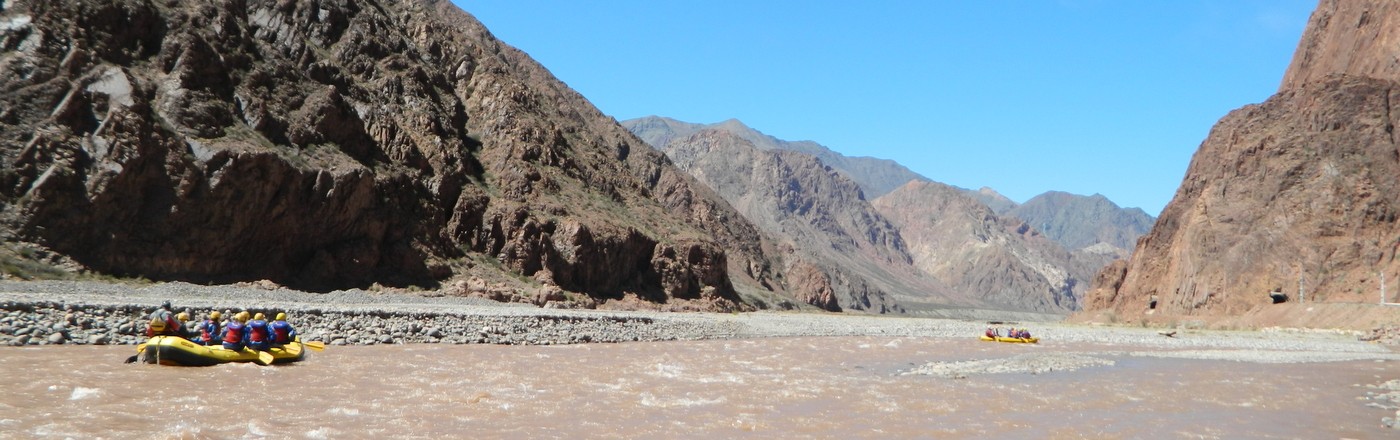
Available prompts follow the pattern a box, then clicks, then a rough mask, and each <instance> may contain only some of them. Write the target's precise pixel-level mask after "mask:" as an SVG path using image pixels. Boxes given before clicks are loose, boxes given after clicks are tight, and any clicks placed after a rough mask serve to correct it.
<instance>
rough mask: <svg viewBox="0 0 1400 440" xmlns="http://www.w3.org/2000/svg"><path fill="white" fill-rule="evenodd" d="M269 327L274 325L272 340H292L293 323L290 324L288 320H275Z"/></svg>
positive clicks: (277, 341)
mask: <svg viewBox="0 0 1400 440" xmlns="http://www.w3.org/2000/svg"><path fill="white" fill-rule="evenodd" d="M269 327H272V336H273V338H272V342H276V343H278V344H286V343H288V342H292V325H291V324H288V323H287V321H273V322H272V324H270V325H269Z"/></svg>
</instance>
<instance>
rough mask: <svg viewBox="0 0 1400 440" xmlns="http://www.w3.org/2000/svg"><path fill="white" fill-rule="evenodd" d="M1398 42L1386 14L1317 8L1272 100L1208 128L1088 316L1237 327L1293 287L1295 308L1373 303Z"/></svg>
mask: <svg viewBox="0 0 1400 440" xmlns="http://www.w3.org/2000/svg"><path fill="white" fill-rule="evenodd" d="M1397 29H1400V5H1397V3H1395V2H1390V1H1361V0H1357V1H1334V0H1324V1H1322V2H1321V4H1320V5H1319V6H1318V9H1317V11H1316V12H1314V13H1313V16H1312V19H1311V20H1310V22H1309V24H1308V28H1307V30H1306V31H1305V33H1304V35H1303V38H1302V42H1301V43H1300V44H1299V47H1298V51H1297V53H1296V54H1295V55H1294V60H1293V64H1292V66H1291V67H1290V68H1289V71H1288V73H1287V75H1285V79H1284V81H1283V85H1282V86H1281V87H1280V90H1279V93H1277V94H1276V95H1274V96H1273V97H1271V98H1269V99H1268V100H1267V101H1265V102H1264V103H1262V104H1258V105H1250V106H1246V107H1244V108H1241V109H1239V110H1235V111H1233V112H1231V113H1230V114H1229V115H1227V116H1225V117H1224V118H1223V119H1221V120H1220V122H1219V123H1217V124H1216V126H1215V127H1214V128H1213V129H1212V130H1211V132H1210V135H1209V137H1208V138H1207V139H1206V141H1205V142H1204V143H1202V144H1201V147H1200V149H1199V150H1198V151H1197V152H1196V155H1195V157H1194V158H1193V159H1192V161H1191V166H1190V168H1189V169H1188V171H1187V174H1186V177H1185V178H1184V180H1183V182H1182V185H1181V187H1180V188H1179V189H1178V190H1177V193H1176V196H1175V197H1174V198H1173V199H1172V201H1171V203H1170V204H1168V205H1167V207H1166V209H1165V210H1164V211H1163V212H1162V216H1161V218H1160V219H1159V220H1158V222H1157V224H1156V226H1155V227H1154V228H1153V229H1152V231H1151V233H1149V234H1148V235H1147V236H1146V237H1145V238H1144V239H1142V240H1141V241H1139V243H1138V246H1137V250H1136V251H1135V252H1134V254H1133V257H1132V259H1131V261H1129V262H1128V263H1127V264H1126V265H1124V266H1123V267H1118V268H1113V267H1110V269H1113V270H1111V271H1106V272H1105V273H1104V274H1101V277H1100V278H1101V279H1100V280H1099V281H1097V282H1096V284H1095V287H1094V291H1093V292H1092V294H1091V297H1090V298H1089V302H1088V306H1087V307H1088V308H1090V309H1095V310H1104V311H1113V312H1115V313H1118V314H1120V315H1134V314H1141V313H1145V311H1146V309H1147V306H1148V304H1149V302H1150V301H1152V300H1153V299H1154V298H1155V299H1157V310H1155V311H1154V312H1155V313H1157V314H1159V315H1160V314H1166V315H1168V316H1181V315H1197V316H1211V315H1236V314H1240V313H1243V312H1245V311H1247V310H1250V309H1252V308H1256V307H1261V306H1263V305H1265V304H1267V303H1269V302H1270V299H1269V298H1268V297H1267V296H1266V293H1267V292H1269V291H1271V290H1274V289H1280V290H1283V291H1284V292H1287V293H1288V294H1289V295H1290V296H1292V297H1294V298H1293V300H1297V298H1296V296H1297V294H1298V292H1299V289H1300V280H1301V290H1302V291H1303V292H1304V295H1306V300H1307V301H1336V302H1351V301H1357V302H1375V301H1377V300H1378V299H1379V291H1380V288H1379V285H1378V284H1379V281H1380V280H1379V278H1378V275H1379V274H1381V273H1384V274H1385V275H1386V277H1387V279H1388V280H1391V281H1390V282H1391V283H1394V282H1395V281H1394V280H1396V279H1397V276H1396V275H1397V269H1400V264H1397V260H1396V252H1397V249H1398V248H1400V224H1397V222H1396V219H1397V213H1400V187H1397V186H1400V179H1397V176H1400V143H1397V141H1396V137H1395V133H1394V131H1395V124H1396V122H1397V117H1400V116H1397V115H1400V112H1396V111H1395V109H1394V105H1395V104H1394V103H1396V102H1400V92H1397V90H1400V87H1397V86H1400V66H1397V61H1396V60H1397V59H1400V46H1396V45H1394V44H1392V42H1393V41H1394V40H1395V38H1394V35H1395V33H1396V32H1400V31H1397ZM1393 290H1394V289H1393V288H1392V291H1393Z"/></svg>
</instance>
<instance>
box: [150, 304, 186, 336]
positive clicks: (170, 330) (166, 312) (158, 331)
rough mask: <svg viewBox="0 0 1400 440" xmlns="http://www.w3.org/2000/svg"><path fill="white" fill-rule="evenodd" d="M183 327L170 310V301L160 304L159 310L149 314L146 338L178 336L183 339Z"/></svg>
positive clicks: (184, 334)
mask: <svg viewBox="0 0 1400 440" xmlns="http://www.w3.org/2000/svg"><path fill="white" fill-rule="evenodd" d="M184 330H185V326H183V325H180V322H179V321H177V320H176V319H175V312H174V311H173V310H171V307H170V301H166V302H164V303H161V305H160V308H159V309H156V311H154V312H151V316H150V319H149V320H148V321H147V323H146V337H152V336H179V337H185V336H186V333H185V332H184Z"/></svg>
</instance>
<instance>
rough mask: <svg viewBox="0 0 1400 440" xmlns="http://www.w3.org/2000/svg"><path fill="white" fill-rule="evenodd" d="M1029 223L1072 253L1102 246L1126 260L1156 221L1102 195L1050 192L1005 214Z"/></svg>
mask: <svg viewBox="0 0 1400 440" xmlns="http://www.w3.org/2000/svg"><path fill="white" fill-rule="evenodd" d="M1002 214H1003V215H1008V216H1013V217H1017V218H1020V219H1022V220H1025V221H1026V222H1028V223H1030V224H1031V225H1033V226H1035V227H1036V229H1039V230H1040V231H1041V232H1042V233H1044V234H1045V236H1046V237H1050V239H1051V240H1055V241H1057V242H1059V243H1060V244H1063V245H1064V246H1065V247H1066V248H1069V249H1084V248H1087V247H1090V246H1093V245H1096V244H1099V243H1104V244H1107V245H1110V246H1113V247H1114V248H1116V249H1121V250H1123V252H1122V253H1123V256H1124V257H1126V256H1127V255H1126V254H1127V253H1128V251H1129V250H1131V249H1132V248H1133V246H1135V245H1136V242H1137V239H1138V237H1140V236H1142V235H1143V234H1146V233H1147V231H1148V230H1151V229H1152V222H1153V221H1154V220H1155V219H1153V218H1152V216H1150V215H1147V213H1146V212H1143V211H1142V210H1141V209H1138V208H1128V209H1123V208H1120V207H1118V205H1117V204H1114V203H1113V202H1112V201H1110V200H1108V198H1107V197H1104V196H1102V195H1099V194H1094V195H1092V196H1080V195H1074V194H1070V193H1065V192H1059V191H1050V192H1046V193H1044V194H1041V195H1038V196H1035V197H1033V198H1031V199H1030V200H1027V201H1026V203H1022V204H1020V205H1017V206H1016V207H1014V208H1011V209H1008V210H1006V211H1004V212H1003V213H1002Z"/></svg>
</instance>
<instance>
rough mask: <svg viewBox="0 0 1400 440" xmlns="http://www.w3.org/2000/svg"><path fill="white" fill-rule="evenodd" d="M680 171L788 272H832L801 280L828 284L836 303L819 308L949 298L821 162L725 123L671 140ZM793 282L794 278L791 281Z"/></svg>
mask: <svg viewBox="0 0 1400 440" xmlns="http://www.w3.org/2000/svg"><path fill="white" fill-rule="evenodd" d="M663 151H665V152H666V154H667V155H668V156H670V157H671V158H672V160H674V161H675V163H676V164H677V165H678V166H680V167H681V168H682V169H685V170H687V171H688V172H690V173H691V174H692V175H694V176H695V177H696V179H698V180H699V181H700V182H701V183H704V184H706V185H709V186H710V187H711V188H714V190H715V191H716V192H718V193H719V194H720V195H722V196H723V197H724V198H725V199H726V200H728V201H729V202H730V203H731V204H732V205H734V206H735V207H736V208H737V209H738V210H739V211H740V212H741V213H743V214H744V216H745V217H747V218H748V219H749V220H750V221H752V222H753V223H754V224H755V225H757V226H758V227H759V228H760V229H762V230H764V231H766V232H767V233H768V234H770V235H771V236H773V237H778V238H777V241H779V242H780V243H782V246H783V248H784V249H786V251H787V252H789V253H790V254H791V255H792V257H791V258H787V259H786V261H788V262H789V264H790V267H789V268H788V269H789V270H787V271H785V272H786V273H789V274H791V273H793V272H794V270H792V268H793V267H798V266H811V267H813V268H817V269H819V270H820V271H822V272H827V273H828V274H829V276H826V277H824V279H820V280H817V281H808V282H802V283H799V284H812V283H813V282H815V283H816V284H819V285H826V286H829V287H826V288H825V290H829V291H830V292H831V295H830V296H831V297H832V298H834V299H835V300H836V303H834V304H833V303H831V302H830V301H828V300H826V299H825V298H826V297H827V296H828V295H825V294H824V295H817V296H812V297H809V298H808V302H809V303H812V304H814V305H818V306H820V307H823V308H827V309H833V308H842V309H869V308H871V307H881V308H886V309H888V308H890V307H891V305H892V304H893V301H892V300H891V298H890V297H900V298H902V299H909V300H913V301H923V302H948V301H947V298H946V297H947V296H948V293H947V291H946V289H945V288H943V287H941V286H940V285H938V283H936V282H935V281H934V280H931V279H927V278H925V277H922V276H919V275H918V274H917V273H916V271H914V270H913V267H912V266H910V258H909V255H908V254H906V253H905V251H904V242H903V239H901V238H900V235H899V232H898V231H896V230H895V229H894V227H893V226H892V225H890V224H889V222H888V221H887V220H885V219H884V218H883V217H881V216H880V214H879V213H878V212H876V211H875V209H874V208H872V207H871V206H870V204H869V203H868V202H867V201H866V200H865V199H864V197H863V196H862V193H861V190H860V188H859V187H857V185H856V184H855V183H853V182H851V181H850V180H849V179H847V178H846V177H845V176H844V175H843V174H841V173H837V172H836V171H834V170H833V169H832V168H831V167H828V166H826V165H825V164H823V163H822V162H821V161H820V160H818V159H817V158H815V157H812V156H810V155H807V154H803V153H799V152H794V151H787V150H773V149H769V150H765V149H760V148H757V147H756V146H754V145H753V143H752V142H750V141H749V140H748V139H746V138H744V137H742V136H740V135H738V134H736V133H734V132H732V131H729V130H725V129H722V128H708V129H702V130H699V131H696V132H694V133H692V134H690V135H688V136H686V137H683V138H672V139H671V140H670V141H669V142H668V143H667V144H666V145H665V146H664V150H663ZM789 281H792V280H789Z"/></svg>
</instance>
